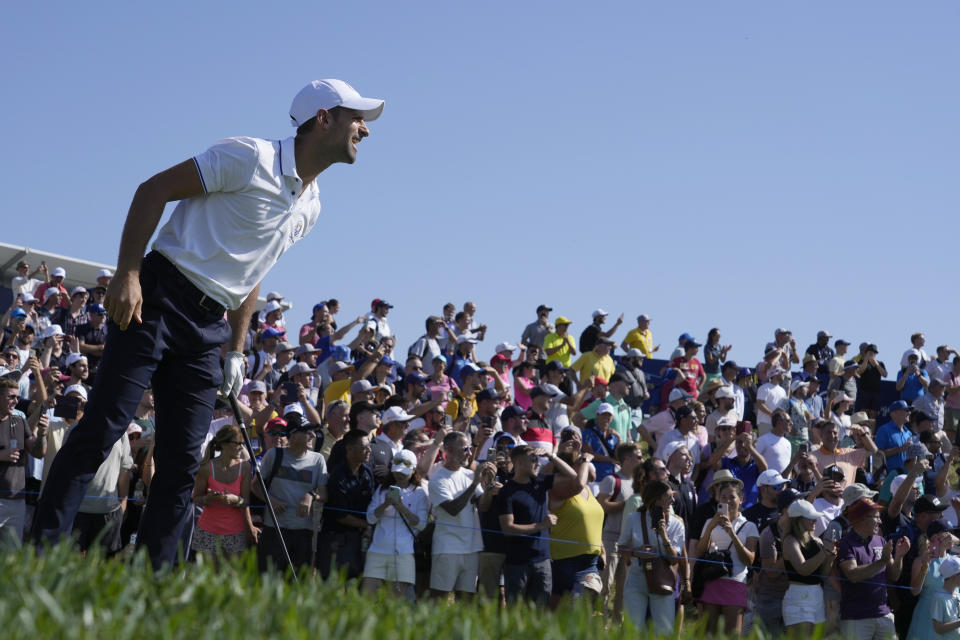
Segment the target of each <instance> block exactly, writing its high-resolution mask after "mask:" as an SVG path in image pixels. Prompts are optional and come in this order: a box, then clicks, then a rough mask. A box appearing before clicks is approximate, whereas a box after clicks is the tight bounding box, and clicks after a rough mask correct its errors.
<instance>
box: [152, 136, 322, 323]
mask: <svg viewBox="0 0 960 640" xmlns="http://www.w3.org/2000/svg"><path fill="white" fill-rule="evenodd" d="M194 162H195V163H196V165H197V171H198V172H199V173H200V179H201V181H202V182H203V189H204V195H202V196H196V197H193V198H188V199H186V200H181V201H180V203H179V204H177V208H176V209H174V211H173V215H172V216H171V218H170V220H169V221H168V222H167V223H166V224H165V225H164V226H163V228H162V229H160V233H159V235H158V236H157V239H156V241H154V243H153V249H154V250H155V251H158V252H160V253H161V254H163V255H164V256H166V257H167V259H169V260H170V262H172V263H173V264H175V265H176V266H177V268H178V269H179V270H180V271H181V272H182V273H183V275H185V276H186V277H187V279H189V280H190V282H192V283H193V284H194V285H196V287H197V288H198V289H200V291H202V292H203V293H205V294H207V295H208V296H210V297H211V298H213V299H214V300H216V301H217V302H219V303H220V304H222V305H223V306H224V307H226V308H227V309H237V308H239V307H240V304H241V303H242V302H243V301H244V300H245V299H246V297H247V295H249V293H250V291H252V290H253V288H254V287H255V286H256V285H257V283H259V282H260V281H261V280H263V278H264V276H266V275H267V272H268V271H270V269H271V267H273V265H274V264H276V262H277V260H279V259H280V256H281V255H283V252H284V251H286V250H287V249H289V248H290V247H291V246H293V243H295V242H296V241H297V240H299V239H300V238H302V237H303V236H305V235H306V234H307V232H308V231H310V229H312V228H313V226H314V225H315V224H316V222H317V219H318V218H319V217H320V195H319V191H318V189H317V184H316V182H312V183H311V184H310V185H309V186H308V187H307V189H306V190H305V191H304V193H303V195H302V196H300V195H299V194H300V189H301V188H302V187H303V181H302V180H301V179H300V177H299V176H298V175H297V168H296V162H295V160H294V155H293V138H292V137H290V138H287V139H286V140H262V139H260V138H227V139H225V140H221V141H220V142H218V143H216V144H215V145H213V146H212V147H210V148H209V149H207V150H206V151H204V152H203V153H201V154H200V155H198V156H196V157H195V158H194Z"/></svg>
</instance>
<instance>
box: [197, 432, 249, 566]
mask: <svg viewBox="0 0 960 640" xmlns="http://www.w3.org/2000/svg"><path fill="white" fill-rule="evenodd" d="M243 457H244V456H243V434H242V433H241V431H240V427H238V426H237V425H234V424H228V425H226V426H224V427H221V428H220V430H219V431H217V433H216V435H214V436H213V440H211V441H210V444H208V445H207V451H206V454H205V455H204V457H203V458H204V459H203V461H202V462H201V463H200V469H199V470H198V471H197V477H196V481H195V483H194V485H193V502H194V504H197V505H199V506H201V507H203V513H202V514H201V515H200V519H199V521H198V522H197V528H196V529H195V531H194V533H193V540H192V541H191V548H192V549H193V550H194V551H196V552H198V553H209V554H211V555H215V556H216V555H220V554H224V555H233V554H237V553H240V552H241V551H243V550H244V549H246V548H247V542H248V539H249V540H250V541H256V535H255V534H254V530H253V522H252V521H251V520H250V509H249V501H250V480H251V477H252V474H251V472H250V466H249V465H247V464H244V460H243Z"/></svg>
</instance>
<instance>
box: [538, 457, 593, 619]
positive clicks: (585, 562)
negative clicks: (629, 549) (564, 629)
mask: <svg viewBox="0 0 960 640" xmlns="http://www.w3.org/2000/svg"><path fill="white" fill-rule="evenodd" d="M557 456H558V457H559V458H560V459H561V460H563V461H564V462H566V463H567V464H569V465H570V466H571V467H573V468H574V469H576V471H577V475H576V477H575V478H555V479H554V483H553V488H552V489H551V490H550V511H551V512H552V513H553V514H554V515H555V516H556V517H557V523H556V524H555V525H553V527H552V528H551V529H550V538H551V540H550V559H551V563H550V565H551V566H550V568H551V573H552V574H553V597H552V599H551V602H550V605H551V607H553V608H556V607H557V606H558V605H559V604H560V601H561V599H562V598H563V596H564V595H566V594H567V593H570V594H572V595H573V597H574V598H576V597H578V596H580V595H583V594H584V593H585V592H586V593H589V595H591V596H593V597H596V596H598V595H599V594H600V590H601V587H602V583H601V581H600V568H599V560H600V558H601V557H602V556H603V539H602V535H603V507H601V506H600V503H599V502H597V499H596V498H594V497H593V493H592V492H591V491H590V488H589V487H588V486H587V479H588V476H589V474H590V468H591V466H592V465H591V464H590V459H591V458H592V457H593V456H592V455H591V454H589V453H581V450H580V442H579V441H577V440H567V441H565V442H563V443H562V444H561V445H560V449H559V450H558V451H557Z"/></svg>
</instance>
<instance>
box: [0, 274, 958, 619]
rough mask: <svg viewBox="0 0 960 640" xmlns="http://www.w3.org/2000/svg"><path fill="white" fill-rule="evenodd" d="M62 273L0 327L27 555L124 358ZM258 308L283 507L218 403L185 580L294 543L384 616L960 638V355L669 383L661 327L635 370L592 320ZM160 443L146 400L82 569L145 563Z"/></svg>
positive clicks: (736, 369) (798, 360)
mask: <svg viewBox="0 0 960 640" xmlns="http://www.w3.org/2000/svg"><path fill="white" fill-rule="evenodd" d="M37 275H42V276H43V277H42V279H36V278H35V277H34V276H37ZM65 275H66V274H65V273H64V272H63V270H62V269H59V268H58V269H54V270H53V271H52V272H51V273H47V270H46V267H45V265H41V268H40V269H38V270H37V271H34V272H32V273H31V272H30V267H29V265H27V264H25V263H21V264H20V265H19V266H18V276H17V277H16V278H14V280H13V282H12V283H11V288H12V289H13V292H14V295H15V300H14V303H13V305H12V306H11V307H10V308H9V309H8V310H7V311H6V312H5V313H4V315H3V317H2V319H0V323H2V326H3V336H2V345H0V346H2V351H0V536H2V543H3V544H4V545H5V546H9V545H16V544H19V543H20V541H21V540H22V535H23V531H24V528H25V527H28V525H29V520H30V505H31V503H32V502H34V501H35V499H36V496H37V495H38V493H39V492H40V491H41V490H42V486H43V479H44V469H45V468H46V467H48V466H49V464H50V461H51V459H52V458H53V456H55V455H56V453H57V451H58V449H59V448H60V446H61V444H62V443H63V441H64V439H65V438H67V437H69V433H70V429H71V427H72V426H73V425H74V424H76V422H77V421H78V420H80V419H81V418H82V416H83V408H84V405H85V402H86V400H87V397H88V394H89V393H90V389H91V386H92V383H93V380H94V379H95V376H96V368H97V363H98V361H99V358H100V356H101V354H102V351H103V345H104V342H105V336H106V326H107V319H106V314H105V311H104V309H103V306H102V302H103V296H104V293H105V290H106V286H107V285H108V283H109V279H110V277H111V274H110V273H109V272H108V271H104V272H101V274H100V278H99V280H98V286H97V287H96V288H94V289H92V290H90V291H88V290H86V289H84V288H83V287H76V288H74V289H73V290H71V291H67V290H66V289H65V288H64V286H63V284H62V282H63V279H64V277H65ZM267 298H268V300H267V304H266V306H265V308H264V309H263V310H261V311H259V312H257V313H256V314H255V315H254V316H253V317H252V318H251V319H250V325H249V329H248V335H247V344H246V347H247V354H248V356H247V372H246V373H247V379H246V382H245V385H244V387H243V392H242V393H241V395H240V401H241V411H242V413H243V417H244V421H245V423H246V424H247V425H248V426H249V435H250V436H251V444H252V452H253V454H254V455H255V456H256V457H257V459H258V460H259V462H260V470H261V473H262V476H263V478H262V480H263V484H264V485H265V486H266V490H267V493H268V494H269V496H267V495H264V493H263V490H262V489H261V482H260V479H257V478H255V477H254V467H253V465H251V460H250V453H249V452H248V449H247V447H246V446H245V440H244V435H245V434H244V432H243V431H242V430H241V429H240V428H239V427H238V425H237V424H236V421H235V419H234V417H233V414H232V412H231V411H230V409H229V406H228V405H227V404H225V403H223V404H222V405H221V404H218V407H217V408H216V410H215V414H214V420H213V422H212V423H211V425H210V432H209V436H208V439H207V442H206V444H205V451H204V457H203V462H202V463H201V466H200V468H199V470H198V471H197V475H196V484H195V488H194V492H193V500H194V503H195V505H196V522H195V526H193V527H191V528H190V529H191V535H190V537H189V539H187V540H185V541H184V548H185V550H188V552H189V554H190V555H191V556H193V555H195V554H196V555H200V556H209V557H210V558H211V560H212V561H217V559H218V558H219V557H221V556H222V555H228V554H235V553H240V552H242V551H244V550H245V549H247V548H249V547H251V546H255V547H256V553H257V557H258V561H259V564H260V567H261V568H262V570H264V571H269V570H275V569H280V570H283V569H285V568H286V567H287V564H288V556H287V553H285V552H284V548H283V545H282V544H281V540H282V541H283V542H284V543H285V546H286V552H288V553H289V562H290V563H292V568H293V569H294V570H296V571H300V572H301V573H303V572H307V573H310V572H316V573H317V574H318V575H319V576H320V577H322V578H324V579H326V578H328V577H329V576H331V575H332V574H337V573H342V574H345V575H346V576H347V577H348V578H356V579H357V580H358V581H359V584H360V587H361V589H363V590H365V591H375V590H377V589H380V588H382V587H387V588H389V589H391V590H392V591H393V593H395V594H396V596H397V597H400V598H407V599H410V600H417V599H422V598H427V597H439V598H448V597H454V596H453V595H452V594H456V595H455V597H456V598H469V597H471V596H472V595H473V594H477V593H479V594H481V595H482V596H484V597H489V598H494V599H498V600H500V601H501V602H502V603H504V605H505V606H507V605H509V603H512V602H516V601H518V600H526V601H529V602H532V603H535V604H537V605H539V606H543V607H557V606H559V605H560V604H561V603H562V602H563V601H564V600H565V599H570V598H589V599H591V600H593V601H595V603H596V606H597V607H598V608H600V609H601V610H602V611H604V612H605V613H606V614H607V615H609V616H611V617H612V618H613V619H615V620H618V619H620V618H621V617H622V616H625V617H626V619H628V620H629V621H630V622H632V623H633V624H634V625H636V626H638V627H640V626H644V625H647V624H649V625H651V626H652V627H653V628H654V629H656V630H657V631H658V632H661V633H664V634H671V633H675V632H677V631H678V630H679V628H680V627H681V626H682V625H683V622H684V614H685V612H686V613H687V614H688V615H689V614H690V613H692V612H696V613H697V615H698V616H700V617H702V618H704V619H705V620H706V621H707V628H708V630H709V631H717V632H719V631H722V632H724V633H727V634H731V635H736V634H741V633H743V632H745V631H746V630H748V629H749V628H750V627H752V626H761V627H763V629H764V630H765V631H766V632H767V633H769V634H773V635H777V634H779V633H781V632H783V631H784V630H785V629H793V630H799V631H807V632H810V633H812V632H813V629H814V627H815V626H816V625H822V626H823V629H824V632H825V633H828V634H829V633H842V634H843V635H844V636H845V637H856V638H886V637H891V638H892V637H896V636H899V637H901V638H934V637H957V633H960V632H958V631H957V629H958V628H960V622H958V603H960V600H958V598H960V592H958V591H957V587H958V586H960V561H958V559H957V558H956V557H955V556H954V555H953V554H954V552H955V551H960V548H958V538H957V536H958V530H957V515H958V512H960V483H958V477H957V463H958V462H960V449H958V448H956V447H955V446H954V443H955V442H956V437H957V430H958V425H960V354H958V353H957V351H955V350H954V349H951V348H950V347H948V346H940V347H938V348H937V350H936V355H935V357H931V356H930V355H928V354H927V353H926V352H925V351H924V336H923V335H922V334H919V333H918V334H914V335H913V336H911V339H910V340H911V344H910V347H909V348H908V349H907V350H906V351H905V352H904V354H903V356H902V358H901V359H900V361H899V362H898V363H897V364H896V365H894V366H893V367H891V368H890V369H889V370H888V369H887V366H886V365H885V364H884V362H883V361H881V360H879V350H878V349H877V347H876V345H875V344H872V343H870V342H863V343H861V344H860V345H859V350H858V352H857V353H856V354H852V355H851V354H850V353H849V351H848V348H849V347H851V343H850V342H848V341H847V340H844V339H839V338H838V339H834V337H833V336H831V335H830V334H829V332H827V331H820V332H818V333H817V335H816V338H815V340H814V341H813V342H812V344H810V345H809V346H808V347H807V348H806V349H805V350H801V349H800V348H799V347H798V345H797V342H796V340H795V339H794V337H793V335H792V333H791V332H790V331H789V330H787V329H783V328H780V329H777V330H776V331H775V332H774V339H773V340H772V341H771V342H770V343H768V344H767V345H766V347H765V349H764V352H763V353H762V354H757V362H756V363H752V366H749V367H748V366H743V365H741V364H738V363H736V362H734V361H733V360H732V359H731V358H730V355H731V351H732V347H731V346H730V345H724V344H722V340H721V333H720V330H719V329H717V328H713V329H710V331H709V332H708V333H707V338H706V340H705V341H704V343H702V344H701V343H700V342H698V341H697V340H696V338H694V336H693V335H691V334H689V333H683V334H682V335H680V336H679V338H678V341H677V345H676V347H675V348H674V349H673V350H672V353H670V354H669V356H668V357H667V358H666V359H665V361H664V364H663V365H662V366H660V367H655V369H656V371H651V370H650V367H649V363H647V362H646V361H647V359H649V358H653V357H656V356H655V354H657V353H658V352H659V350H660V345H659V344H656V342H655V341H654V339H653V335H652V332H651V324H652V319H651V317H650V316H648V315H646V314H642V315H640V316H639V317H638V318H637V325H636V327H634V328H632V329H630V330H629V331H625V332H624V335H623V337H622V340H621V341H620V342H619V345H618V343H617V342H616V341H615V340H614V338H615V337H616V334H617V333H618V331H619V329H620V326H621V325H622V324H623V322H624V319H623V316H622V315H621V316H620V317H619V318H618V319H617V320H616V321H615V322H613V323H611V324H609V325H608V323H607V320H608V316H609V314H608V313H607V312H606V311H604V310H603V309H597V310H595V311H593V313H592V316H591V319H592V321H591V324H589V325H588V326H587V327H585V328H584V329H583V330H582V331H581V332H580V334H579V339H575V337H574V335H573V333H572V332H571V328H572V325H573V323H572V322H571V320H570V319H569V318H568V317H565V316H557V317H555V318H553V320H551V315H552V313H553V309H551V308H550V307H549V306H547V305H540V306H539V307H537V309H536V320H534V321H533V322H531V323H529V324H528V325H526V326H525V327H523V328H522V330H519V329H520V327H519V326H518V327H517V329H518V331H517V334H518V335H519V337H520V340H519V341H518V343H517V344H512V343H509V342H501V343H499V344H496V345H492V346H490V345H487V343H486V335H487V333H488V331H487V326H486V325H485V324H483V323H482V322H480V320H479V319H478V317H477V307H476V305H475V304H474V303H472V302H467V303H465V304H464V305H462V307H461V308H460V310H459V311H458V308H457V306H455V305H454V304H452V303H448V304H446V305H444V306H443V307H442V312H441V314H440V315H437V316H430V317H428V318H426V319H425V323H424V333H423V335H421V336H420V337H418V338H417V339H416V340H410V341H408V342H409V344H407V343H404V344H398V342H397V336H396V335H395V334H394V333H393V332H392V330H391V327H390V323H389V315H390V312H391V309H392V308H393V305H392V304H390V303H389V302H388V301H386V300H383V299H375V300H373V301H372V302H371V305H370V310H369V312H366V313H363V314H361V315H358V316H356V317H354V318H351V319H349V321H348V322H344V323H343V324H341V323H340V322H338V319H337V318H338V314H339V313H340V304H339V302H338V301H336V300H326V301H324V302H320V303H318V304H316V305H315V306H314V307H313V309H312V312H311V314H310V317H309V318H304V319H303V320H304V321H305V322H304V323H303V324H302V326H296V324H290V325H288V322H290V321H291V320H292V319H291V318H288V317H287V316H286V315H285V313H284V312H285V310H286V309H287V308H288V305H286V303H285V301H284V299H283V297H282V296H281V295H280V294H279V293H271V294H269V295H268V296H267ZM618 346H619V349H620V352H619V353H617V347H618ZM666 351H667V350H664V352H663V353H664V354H665V355H666ZM701 357H702V360H701V359H700V358H701ZM645 364H646V365H647V366H646V367H645ZM645 368H646V373H645ZM888 377H890V378H895V391H894V393H895V394H896V396H895V397H893V398H887V397H885V395H884V393H885V392H884V387H883V381H884V379H885V378H888ZM98 392H101V393H102V392H109V390H102V389H100V390H98ZM157 438H159V439H160V440H161V442H162V439H163V434H156V432H155V428H154V420H153V403H152V396H151V394H150V391H149V390H147V391H146V392H145V393H144V396H143V400H142V401H141V403H140V406H139V407H138V409H137V412H136V416H135V419H134V420H133V421H132V422H131V424H130V427H129V429H128V430H127V434H126V437H124V438H121V440H119V441H118V442H117V443H116V444H115V446H114V448H113V450H112V451H111V453H110V455H109V456H108V458H107V459H106V461H104V463H103V464H102V465H101V466H100V468H99V469H97V470H96V473H95V475H94V479H93V481H92V483H91V485H90V487H89V489H88V495H87V498H86V500H85V501H84V504H83V506H82V507H81V510H80V514H79V515H78V517H77V520H76V522H75V525H74V530H75V533H76V540H77V543H78V545H79V546H80V548H81V549H82V550H86V549H88V548H90V547H91V546H92V545H95V544H97V545H100V546H101V547H102V548H103V549H104V551H105V552H106V553H107V554H115V553H118V552H120V551H121V550H122V549H123V548H124V547H125V546H127V545H128V544H129V543H130V541H131V540H132V539H133V540H135V537H136V530H137V518H138V513H139V510H140V508H141V507H142V505H143V503H144V500H146V499H149V492H150V481H151V478H152V471H153V468H152V467H153V464H154V462H153V455H152V453H153V446H154V442H155V441H156V439H157ZM268 498H269V502H270V503H271V504H272V505H273V507H274V509H275V513H276V517H275V518H274V517H272V516H270V515H269V510H267V509H264V508H263V507H264V504H265V501H266V500H267V499H268ZM951 634H953V635H951Z"/></svg>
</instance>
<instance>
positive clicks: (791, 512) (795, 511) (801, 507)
mask: <svg viewBox="0 0 960 640" xmlns="http://www.w3.org/2000/svg"><path fill="white" fill-rule="evenodd" d="M787 515H788V516H790V517H791V518H806V519H807V520H817V519H819V518H820V517H821V516H822V515H823V514H822V513H820V512H819V511H817V510H816V509H814V508H813V505H812V504H810V503H809V502H807V501H806V500H794V502H793V504H791V505H790V506H789V507H788V508H787Z"/></svg>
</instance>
